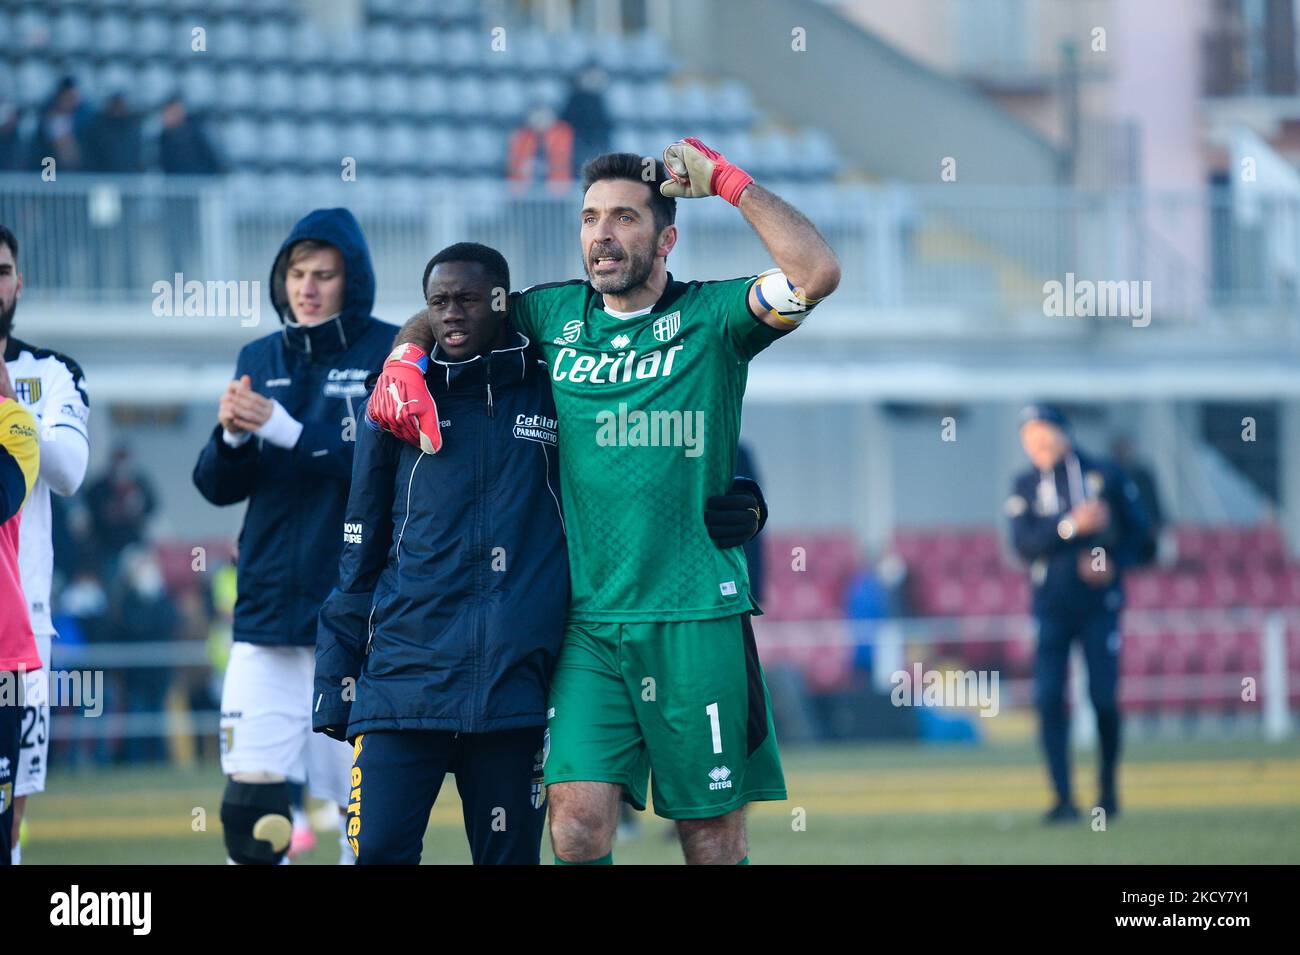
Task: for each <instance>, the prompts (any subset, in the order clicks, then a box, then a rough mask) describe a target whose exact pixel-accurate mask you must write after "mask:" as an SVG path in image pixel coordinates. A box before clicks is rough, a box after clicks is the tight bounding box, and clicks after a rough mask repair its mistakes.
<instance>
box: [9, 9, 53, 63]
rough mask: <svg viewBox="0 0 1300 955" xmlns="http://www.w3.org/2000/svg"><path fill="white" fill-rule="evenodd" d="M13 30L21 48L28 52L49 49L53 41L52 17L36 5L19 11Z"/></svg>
mask: <svg viewBox="0 0 1300 955" xmlns="http://www.w3.org/2000/svg"><path fill="white" fill-rule="evenodd" d="M13 30H14V36H15V38H16V39H17V40H18V43H19V47H20V49H23V50H25V51H27V52H28V53H34V52H37V51H40V50H48V49H49V48H50V45H51V42H52V41H53V32H54V24H53V20H52V18H51V17H50V16H49V14H47V13H46V12H45V11H43V10H40V9H38V8H37V7H34V6H29V7H25V8H24V9H23V10H21V11H20V12H19V14H18V16H17V17H16V18H15V19H14V25H13Z"/></svg>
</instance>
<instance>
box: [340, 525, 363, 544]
mask: <svg viewBox="0 0 1300 955" xmlns="http://www.w3.org/2000/svg"><path fill="white" fill-rule="evenodd" d="M361 530H362V526H361V523H360V522H357V523H355V524H352V523H348V522H347V521H344V522H343V543H345V544H360V543H361Z"/></svg>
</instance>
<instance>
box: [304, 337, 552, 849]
mask: <svg viewBox="0 0 1300 955" xmlns="http://www.w3.org/2000/svg"><path fill="white" fill-rule="evenodd" d="M527 343H528V342H527V339H526V338H524V337H523V336H522V335H518V334H512V341H511V342H510V343H509V345H508V346H507V347H504V348H502V349H499V350H497V351H494V352H492V353H491V354H490V355H488V356H486V357H476V358H472V359H470V360H468V361H464V362H443V361H440V360H439V359H438V356H437V351H436V349H435V352H434V355H433V356H432V359H431V361H430V365H429V371H428V374H427V375H426V379H427V381H428V383H429V388H430V391H431V392H432V393H433V395H434V398H435V400H436V401H437V404H438V411H439V418H440V421H441V427H442V430H443V433H444V435H445V437H446V441H445V443H444V444H443V448H442V450H441V451H440V452H439V453H438V454H436V455H429V454H424V453H422V452H421V451H420V449H419V448H416V447H414V446H412V445H409V444H406V443H405V442H403V441H401V440H399V439H397V438H395V437H393V436H392V435H391V434H388V433H387V432H379V431H375V430H373V429H371V428H369V427H367V426H363V427H362V428H361V429H360V430H359V432H358V441H357V452H356V461H355V463H354V468H353V476H352V493H351V495H350V497H349V499H348V503H347V508H346V512H345V514H344V516H343V520H342V522H341V527H339V528H338V531H339V532H341V535H342V538H341V539H342V541H343V554H342V559H341V561H340V564H339V579H338V586H337V587H336V588H335V590H334V591H333V592H332V593H331V594H330V595H329V598H328V599H327V600H326V601H325V605H324V607H323V608H322V609H321V612H320V625H319V638H318V641H317V646H316V682H315V699H314V701H313V716H312V719H313V726H314V727H315V728H317V729H323V728H325V727H332V728H334V729H335V732H336V733H337V732H338V728H340V727H344V726H346V727H347V730H346V733H347V736H348V737H349V738H355V748H356V762H355V764H354V768H353V790H352V798H351V800H350V803H351V804H350V805H349V807H348V810H349V820H348V824H349V830H348V831H349V837H350V838H352V839H354V840H355V848H356V850H357V858H358V861H359V862H360V863H361V864H369V863H376V862H384V863H399V862H400V863H415V862H418V861H419V857H420V846H421V842H422V837H423V834H424V830H425V826H426V825H427V822H428V818H429V809H430V807H431V806H432V805H433V802H434V800H435V799H436V797H437V793H438V789H439V787H440V786H441V784H442V780H443V777H444V776H445V774H446V773H447V772H452V773H454V774H455V775H456V784H457V787H458V789H459V790H460V794H461V799H462V802H463V804H464V812H465V828H466V833H467V835H468V836H469V840H470V847H471V851H472V854H473V858H474V861H475V862H478V863H484V862H489V863H490V862H513V863H531V864H536V863H537V862H538V856H539V853H540V845H541V835H542V823H543V820H544V815H545V814H544V811H543V788H542V761H543V759H544V752H543V750H544V748H545V726H546V693H547V689H548V688H549V686H550V677H551V672H552V670H553V668H554V666H555V661H556V658H557V656H558V654H559V651H560V644H561V642H562V641H563V638H564V619H565V615H566V612H567V609H568V604H569V569H568V559H567V555H566V550H565V540H564V516H563V512H562V510H561V497H560V479H559V460H558V457H557V454H556V441H557V437H558V435H557V427H556V414H555V404H554V401H553V399H552V397H551V388H550V380H549V378H548V377H547V374H546V369H545V365H544V364H542V363H541V362H539V361H538V360H537V358H536V356H535V355H534V354H533V353H532V352H531V351H530V350H529V349H528V348H527V347H526V346H527ZM394 730H400V731H401V732H391V731H394Z"/></svg>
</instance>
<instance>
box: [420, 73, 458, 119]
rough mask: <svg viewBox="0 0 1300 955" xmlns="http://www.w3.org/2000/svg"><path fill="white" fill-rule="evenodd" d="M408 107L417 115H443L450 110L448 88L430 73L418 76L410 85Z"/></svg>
mask: <svg viewBox="0 0 1300 955" xmlns="http://www.w3.org/2000/svg"><path fill="white" fill-rule="evenodd" d="M410 96H411V98H410V107H411V110H412V112H413V113H414V114H415V115H418V116H436V117H445V116H447V115H448V114H449V113H450V112H451V105H450V98H451V97H450V89H449V88H448V86H447V83H446V82H445V81H444V80H443V79H442V78H441V77H439V76H436V75H434V74H432V73H428V74H425V75H423V76H420V77H418V78H417V79H416V80H415V81H414V83H412V84H411V87H410Z"/></svg>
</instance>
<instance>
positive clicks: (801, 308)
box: [754, 269, 821, 328]
mask: <svg viewBox="0 0 1300 955" xmlns="http://www.w3.org/2000/svg"><path fill="white" fill-rule="evenodd" d="M754 288H755V289H756V290H757V292H758V301H759V304H760V305H761V306H762V307H763V310H764V311H765V312H766V313H767V314H768V315H772V316H773V317H775V318H776V319H777V320H778V321H780V322H781V323H782V324H783V325H788V326H789V327H790V328H795V327H796V326H798V325H799V323H801V322H802V321H803V320H804V319H805V318H807V317H808V313H809V312H811V311H812V310H813V306H815V305H816V304H817V303H818V302H820V301H821V299H819V298H809V297H808V296H807V295H804V294H803V291H802V290H800V289H798V288H796V287H795V285H794V283H793V282H791V281H790V280H789V279H788V278H786V277H785V273H784V272H782V271H781V270H780V269H768V270H767V271H766V272H762V273H760V274H759V276H758V281H757V282H756V283H755V284H754Z"/></svg>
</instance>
